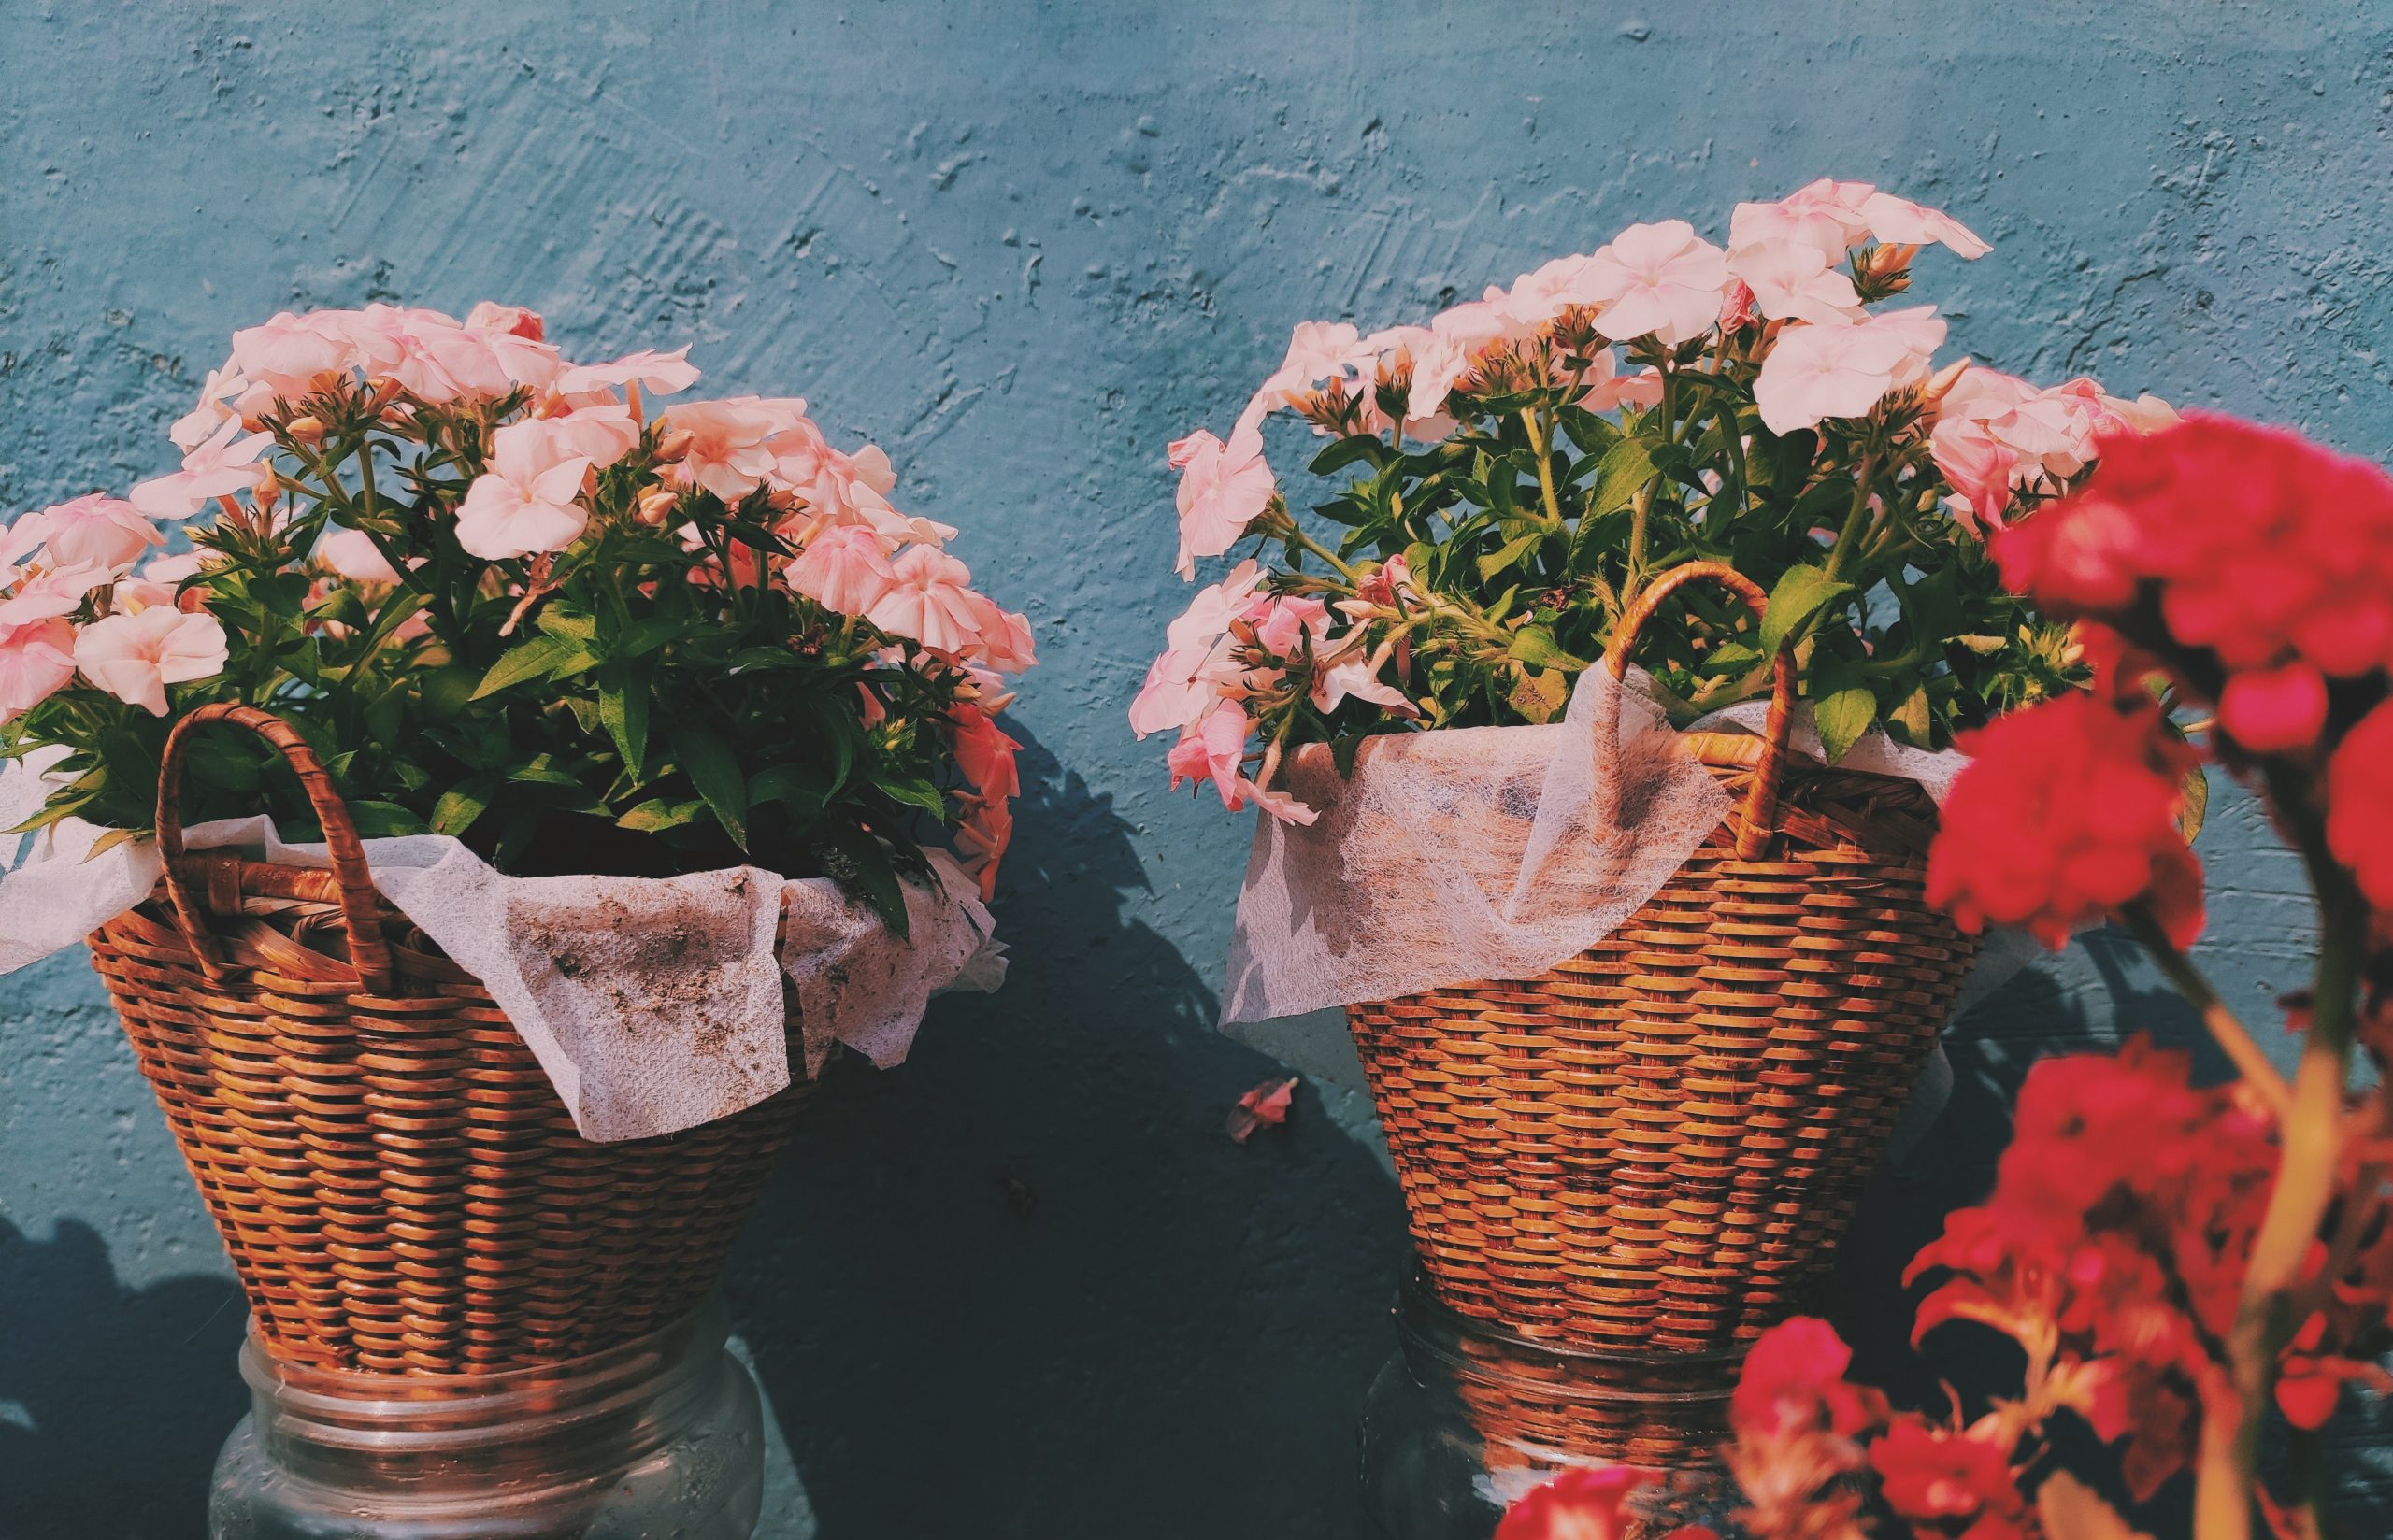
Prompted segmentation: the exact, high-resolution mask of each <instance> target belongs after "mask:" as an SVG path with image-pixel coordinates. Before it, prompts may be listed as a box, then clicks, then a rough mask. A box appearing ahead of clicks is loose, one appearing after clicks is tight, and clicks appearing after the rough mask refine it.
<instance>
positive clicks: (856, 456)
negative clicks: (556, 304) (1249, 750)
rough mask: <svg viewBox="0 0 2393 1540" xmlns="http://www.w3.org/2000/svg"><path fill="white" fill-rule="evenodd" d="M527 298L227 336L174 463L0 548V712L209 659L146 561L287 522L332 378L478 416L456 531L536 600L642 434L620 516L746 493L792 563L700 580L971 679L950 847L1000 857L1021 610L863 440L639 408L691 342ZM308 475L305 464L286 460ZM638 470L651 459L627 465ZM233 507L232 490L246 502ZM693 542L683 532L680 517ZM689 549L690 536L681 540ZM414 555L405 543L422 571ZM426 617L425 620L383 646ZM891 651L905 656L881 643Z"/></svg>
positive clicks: (369, 405) (341, 551)
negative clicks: (564, 313) (579, 327)
mask: <svg viewBox="0 0 2393 1540" xmlns="http://www.w3.org/2000/svg"><path fill="white" fill-rule="evenodd" d="M544 331H545V328H544V325H543V322H542V321H541V319H540V317H539V316H537V314H535V313H533V312H532V311H529V310H525V309H521V308H518V307H509V306H500V305H494V304H488V303H485V304H481V305H478V306H476V307H474V308H473V309H472V310H471V311H470V312H468V313H467V315H466V318H465V319H464V320H463V321H459V320H456V319H454V318H452V317H450V316H447V315H443V314H441V313H439V312H437V311H433V310H423V309H409V308H402V307H395V306H389V305H370V306H367V307H365V308H364V309H360V310H323V311H316V312H313V313H310V314H307V315H294V314H290V313H288V312H286V313H283V314H280V315H278V316H276V317H275V318H274V319H273V320H271V321H267V322H266V323H265V324H264V325H262V326H253V327H249V328H246V329H244V330H242V331H239V332H236V333H235V334H234V335H233V347H232V354H231V356H230V357H229V358H228V359H226V361H225V363H224V364H223V366H222V368H220V369H216V370H213V371H211V372H210V373H209V374H208V378H207V382H206V384H205V385H204V386H203V387H202V390H201V392H200V399H199V402H198V404H197V406H194V407H193V410H192V411H191V412H190V413H188V414H187V415H186V416H184V417H183V418H182V419H180V420H179V421H177V422H176V423H175V424H174V426H173V428H172V430H171V433H170V436H171V437H172V438H173V441H174V442H175V444H176V446H177V447H178V448H179V449H182V450H183V451H184V452H183V460H182V463H181V466H180V468H179V469H178V470H176V471H174V472H172V473H170V474H168V475H165V476H162V477H157V478H151V479H150V480H147V481H143V482H141V483H139V484H137V485H136V487H135V488H134V489H133V492H132V496H131V500H130V501H121V500H118V499H115V498H111V497H106V496H99V495H94V496H90V497H80V498H77V499H75V500H74V501H72V502H68V503H63V504H60V505H59V506H55V507H50V508H45V509H42V510H40V511H38V512H35V513H30V514H26V515H24V516H22V517H21V518H19V519H17V520H14V521H13V522H12V523H11V524H10V525H9V526H8V527H7V531H6V534H5V543H0V720H6V719H7V718H13V717H15V716H17V715H20V714H21V713H22V712H24V711H25V710H27V709H28V708H30V707H31V706H35V705H36V704H37V703H39V702H40V701H42V700H44V699H46V698H48V697H49V696H50V695H51V694H53V693H55V692H57V691H59V690H61V689H63V688H64V687H65V685H66V684H67V683H68V682H69V681H70V680H71V679H72V678H73V677H75V675H76V674H77V673H78V672H79V673H80V674H81V675H82V676H83V677H84V678H85V679H87V680H88V681H90V683H91V684H93V686H95V687H96V688H98V689H101V690H104V691H106V692H108V693H109V694H111V695H114V696H116V697H117V698H119V699H121V700H123V701H125V702H128V703H131V704H133V705H136V706H140V707H142V708H143V709H146V710H148V711H150V712H152V713H154V714H158V715H164V714H165V711H166V709H167V702H166V696H165V688H166V687H167V686H169V685H174V684H182V683H189V682H193V681H196V680H203V679H207V678H209V677H214V676H215V675H217V674H219V673H221V672H222V670H223V669H224V667H225V664H226V661H227V639H226V636H225V633H224V630H223V627H222V625H221V624H220V623H219V622H218V620H216V619H215V617H214V616H212V615H210V614H208V612H207V611H206V610H205V609H204V608H202V607H201V606H200V604H199V602H198V601H199V597H200V596H199V595H198V594H197V593H196V592H193V593H190V594H186V595H184V596H183V599H182V602H181V603H180V604H179V603H178V599H177V593H176V590H175V584H176V583H178V582H179V581H180V579H181V578H185V577H188V576H190V575H191V574H193V573H194V572H196V571H198V570H200V561H201V559H200V558H199V557H197V556H175V557H167V558H158V559H153V560H151V561H150V564H149V566H147V567H146V568H145V567H140V566H139V563H140V562H141V559H142V558H143V557H144V556H145V554H147V553H148V552H150V550H151V549H152V548H155V547H158V546H160V545H162V544H164V542H165V536H164V535H163V533H162V531H161V529H160V527H159V524H160V521H167V522H173V521H179V520H186V519H189V518H191V517H192V516H193V515H194V514H197V513H199V512H200V511H201V510H203V509H204V508H208V507H209V506H210V505H214V506H216V507H217V508H219V509H221V510H222V512H223V514H224V516H225V517H226V518H228V519H232V520H239V521H242V522H244V523H246V524H248V525H249V526H251V527H252V528H256V529H261V530H263V529H279V528H282V527H284V523H285V520H288V518H289V517H290V514H291V511H292V510H291V505H290V504H289V503H288V502H287V501H285V500H286V499H287V498H290V497H294V496H298V495H302V493H301V492H300V489H299V487H298V486H297V485H296V484H295V478H285V477H284V476H283V475H282V474H281V473H279V471H278V469H277V465H276V463H275V454H274V452H273V451H274V449H275V447H276V442H277V432H275V431H268V430H267V426H266V423H265V421H264V420H265V418H267V417H269V416H273V417H276V419H277V421H278V423H279V429H278V430H277V431H279V433H281V434H282V435H287V436H290V437H293V438H294V439H298V440H300V441H301V442H303V443H304V442H305V441H307V440H306V435H307V434H308V433H321V432H322V424H321V423H316V422H314V421H313V420H311V419H307V418H304V417H294V413H297V412H298V411H299V410H300V409H301V404H302V403H304V402H305V401H307V400H308V399H309V398H311V397H315V396H319V395H321V394H322V393H324V392H332V393H333V394H334V395H336V396H338V397H340V398H341V399H343V400H346V401H351V402H356V403H363V404H365V406H366V409H368V410H370V411H372V412H373V413H374V414H375V415H376V418H377V420H378V421H379V422H380V426H381V427H382V429H383V430H384V431H385V432H387V433H388V434H389V435H392V436H393V437H395V438H400V439H407V438H416V439H419V440H421V439H423V437H424V433H423V430H421V429H420V428H418V427H416V426H415V424H416V422H417V421H418V420H419V419H420V418H421V417H422V416H423V414H425V413H427V412H431V411H439V412H446V413H452V414H453V413H467V414H477V415H479V416H480V420H481V421H482V422H484V423H485V424H487V425H488V426H489V436H488V454H487V456H486V459H485V463H484V464H483V466H482V468H481V471H480V475H478V476H477V477H475V478H474V479H473V481H472V482H471V483H470V484H469V485H468V486H467V488H466V492H465V495H464V496H463V497H462V498H461V499H460V500H459V501H458V504H457V506H456V507H455V510H454V513H455V521H454V524H453V526H452V528H453V533H454V535H455V537H456V541H457V545H458V546H459V547H460V548H461V549H463V550H465V551H466V553H467V554H468V555H470V556H472V557H475V558H478V559H480V560H481V561H484V562H493V563H509V562H517V561H528V562H529V563H530V565H529V566H528V567H526V568H523V569H518V570H519V571H520V572H521V573H522V574H523V576H520V577H518V576H515V575H513V574H510V573H507V572H502V573H501V575H500V576H501V578H502V580H503V581H505V582H507V583H508V584H509V587H510V588H511V589H512V591H514V592H519V593H526V594H533V593H537V584H538V583H539V581H540V580H541V578H543V577H544V576H545V574H546V573H547V571H548V568H547V565H546V563H549V562H551V561H552V559H554V558H555V557H557V556H558V555H559V554H560V553H563V552H565V551H566V550H567V549H568V548H571V547H573V546H574V544H575V543H576V542H577V541H580V539H582V537H583V535H585V533H586V532H587V531H588V530H589V528H590V525H591V521H592V520H593V519H594V518H595V509H596V507H597V506H598V505H597V503H596V500H595V493H596V491H597V485H598V481H597V478H598V477H599V475H600V474H601V473H603V472H606V471H608V470H609V469H610V468H611V467H613V466H615V465H617V464H618V463H621V462H622V461H623V460H624V459H625V457H627V456H629V455H631V454H633V453H634V451H635V450H638V449H641V448H642V446H643V445H648V446H650V448H651V450H652V452H651V453H650V455H649V457H648V459H647V460H646V461H644V462H643V463H654V464H655V465H656V466H657V469H656V471H655V472H654V473H653V481H652V483H647V482H644V483H643V488H644V490H638V495H637V498H636V508H637V516H638V518H640V519H641V520H644V521H646V522H649V523H651V524H661V523H663V522H665V521H666V520H667V519H669V518H670V517H671V515H672V510H673V508H674V506H676V504H677V502H678V501H679V500H680V499H681V498H682V497H684V496H687V495H690V494H693V493H700V492H703V493H711V494H712V495H714V496H715V497H717V498H720V499H721V500H722V501H723V502H724V503H725V504H727V505H733V506H738V505H741V504H743V503H745V502H746V501H747V500H748V499H750V498H752V497H755V496H758V495H760V494H761V496H762V498H763V506H764V507H765V508H766V509H767V510H768V511H767V512H766V513H765V514H763V515H761V516H757V517H760V518H761V520H762V521H763V522H765V523H766V524H767V526H768V527H769V528H771V529H772V531H773V533H774V534H775V535H777V536H778V537H779V538H780V539H781V540H782V541H783V542H784V543H785V544H786V545H787V546H788V547H789V548H790V549H792V550H793V551H794V552H795V555H793V556H788V557H783V556H781V555H779V554H776V555H773V556H771V557H769V558H767V557H764V556H761V555H760V554H759V553H756V552H751V551H747V550H746V549H745V548H740V549H739V554H738V556H737V557H735V560H734V562H733V563H732V565H733V567H734V570H733V571H731V572H729V573H716V574H713V575H712V579H711V580H718V581H723V582H727V583H733V584H748V583H755V582H777V583H781V584H782V585H784V586H785V587H786V588H787V589H788V590H790V591H791V592H795V593H797V594H800V595H803V596H804V597H805V598H807V599H809V600H811V601H812V602H814V603H815V604H818V605H820V606H824V608H825V609H827V610H829V611H831V612H833V613H834V614H836V615H839V616H849V617H853V618H855V619H856V620H862V621H864V622H866V623H867V624H868V625H870V626H872V627H875V628H877V629H878V630H879V631H880V632H881V633H882V634H884V635H886V636H889V637H893V638H902V639H905V640H909V641H912V642H915V643H918V644H920V648H921V649H922V653H923V655H924V657H923V659H922V662H921V664H920V666H931V667H944V668H947V669H951V670H954V671H956V672H959V673H963V674H967V675H969V676H971V677H973V678H974V679H975V680H976V681H977V690H976V692H975V694H976V696H977V701H978V703H979V704H978V705H977V706H975V705H973V704H972V702H971V701H970V700H967V703H966V706H963V707H959V715H958V720H956V721H955V722H953V724H952V726H953V733H954V735H955V740H956V748H957V755H958V759H959V762H960V763H961V765H962V767H963V769H964V771H965V774H966V776H967V779H968V780H969V781H970V782H971V784H972V786H973V787H974V791H973V792H972V795H971V798H970V803H971V806H969V807H967V824H966V838H967V842H969V843H971V844H972V845H973V846H974V847H975V848H976V849H977V850H978V851H979V852H980V853H981V854H982V857H983V858H984V860H983V864H984V866H993V865H994V857H995V855H996V852H998V851H1001V850H1002V849H1003V848H1004V846H1005V843H1006V840H1007V839H1008V837H1009V836H1010V818H1009V816H1008V814H1007V811H1006V803H1007V799H1008V798H1009V797H1010V796H1011V795H1012V794H1014V792H1015V791H1016V790H1018V786H1017V778H1016V775H1015V772H1014V769H1013V763H1012V751H1013V749H1014V744H1013V740H1012V739H1010V738H1009V737H1007V736H1006V734H1003V733H1002V732H1000V731H998V730H997V729H996V726H995V725H994V723H993V722H992V721H991V720H989V719H990V716H991V714H993V713H994V712H996V711H997V710H1000V709H1002V708H1003V706H1004V704H1005V702H1006V701H1007V700H1008V699H1010V697H1009V696H1007V695H1005V694H1004V692H1003V691H1002V689H1001V687H1000V686H999V684H998V682H997V676H999V675H1001V674H1011V673H1017V672H1020V671H1021V670H1023V669H1025V668H1027V667H1028V666H1030V665H1031V663H1034V662H1035V661H1036V655H1035V651H1034V648H1033V643H1032V638H1031V633H1030V624H1029V621H1028V620H1026V619H1025V617H1023V616H1021V615H1019V614H1015V613H1012V612H1010V611H1008V610H1005V609H1003V608H1001V607H999V606H997V605H996V603H994V602H993V601H992V600H990V599H989V598H988V597H987V596H985V595H984V594H982V593H981V592H978V591H977V590H975V589H973V588H972V587H971V578H972V575H971V572H970V570H969V569H968V568H967V567H966V566H965V564H964V563H962V562H959V561H957V560H956V559H955V558H954V557H953V556H951V555H949V554H948V553H947V552H946V550H945V549H943V547H944V545H945V542H946V541H947V540H948V539H949V538H950V537H952V536H953V535H954V534H955V533H956V532H955V531H954V530H953V528H951V527H949V526H947V525H945V524H940V523H938V522H935V521H933V520H927V519H921V518H915V517H910V516H909V515H906V514H903V513H900V512H898V511H897V510H896V508H895V507H893V506H891V505H890V502H889V500H888V493H889V492H890V491H891V489H892V487H893V485H894V483H895V479H896V478H895V476H894V474H893V472H892V470H891V467H890V463H889V458H888V456H887V455H886V454H884V453H882V452H881V450H880V449H876V448H872V447H869V446H867V447H866V448H864V449H858V450H855V451H853V452H846V451H842V450H840V449H835V448H833V447H832V445H831V444H830V443H829V441H828V440H827V439H826V438H825V437H824V434H823V432H822V430H821V429H820V428H819V427H817V426H816V424H815V423H814V421H812V419H810V417H808V415H807V412H806V404H805V403H804V402H803V401H797V400H776V399H766V398H762V397H757V396H742V397H735V398H732V399H729V400H724V401H702V402H693V403H688V404H683V405H676V406H668V407H666V409H665V410H663V411H662V412H660V413H658V414H657V415H656V417H655V418H654V420H653V421H650V420H649V418H648V416H647V406H646V401H647V399H648V398H652V397H658V396H666V395H672V394H676V393H678V392H681V391H684V390H686V389H688V388H689V387H690V386H691V385H693V384H695V383H696V381H697V378H698V371H697V369H696V368H695V367H694V366H693V365H692V364H690V363H689V361H688V358H687V356H686V355H687V353H688V349H677V350H675V351H673V352H656V351H641V352H636V353H632V354H629V355H627V356H625V357H623V358H619V359H615V360H613V361H611V362H608V363H601V364H576V363H573V362H570V361H568V360H566V358H564V357H563V356H562V355H561V354H560V353H559V351H558V349H556V348H555V347H554V346H553V345H552V344H551V343H549V342H548V341H546V340H545V338H544ZM302 471H303V472H304V467H302ZM644 474H646V473H644ZM244 498H246V499H247V502H246V503H244V502H242V501H241V500H242V499H244ZM685 533H686V534H687V535H688V537H691V538H695V532H685ZM694 549H695V548H694ZM314 556H315V559H316V561H317V562H318V563H321V565H322V567H323V568H325V569H328V570H329V571H330V572H331V573H333V574H334V575H335V576H336V578H338V579H342V580H347V581H350V582H355V583H366V584H389V583H394V582H397V581H399V580H401V574H400V573H399V572H398V571H397V570H396V569H395V568H394V566H393V565H392V563H391V560H390V557H389V556H388V555H387V554H386V553H385V549H384V548H383V547H382V546H380V545H378V544H377V542H376V540H375V539H374V538H373V537H372V536H370V535H367V534H366V533H365V531H363V530H359V529H349V528H333V529H330V530H328V531H327V532H326V534H325V535H323V537H322V540H321V541H320V542H319V544H318V546H317V548H316V549H315V552H314ZM422 561H423V557H422V556H421V555H420V554H419V555H416V556H414V557H412V558H410V563H409V564H418V563H421V562H422ZM422 631H423V620H422V619H421V617H418V618H415V619H413V620H410V621H409V622H408V626H407V627H405V628H402V629H401V630H399V631H398V632H397V633H396V634H395V635H394V640H395V641H397V642H401V643H404V642H408V641H409V640H411V639H412V638H413V637H414V636H416V635H421V634H422ZM891 661H892V663H893V664H894V663H897V662H900V661H901V660H900V659H898V657H897V655H896V651H895V649H893V650H892V653H891Z"/></svg>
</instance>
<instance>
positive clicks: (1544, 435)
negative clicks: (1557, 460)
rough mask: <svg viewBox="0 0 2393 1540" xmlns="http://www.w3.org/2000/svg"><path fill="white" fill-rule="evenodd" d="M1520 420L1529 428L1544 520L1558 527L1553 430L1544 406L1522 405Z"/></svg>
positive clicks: (1559, 503)
mask: <svg viewBox="0 0 2393 1540" xmlns="http://www.w3.org/2000/svg"><path fill="white" fill-rule="evenodd" d="M1521 421H1522V422H1523V423H1525V424H1526V426H1527V428H1528V430H1529V448H1530V449H1531V450H1533V451H1534V452H1535V453H1536V455H1537V485H1538V491H1539V492H1542V493H1544V495H1545V521H1546V522H1547V523H1548V524H1550V525H1552V526H1553V527H1554V528H1555V529H1560V528H1561V527H1562V500H1561V499H1560V498H1558V497H1556V496H1555V494H1554V431H1553V429H1552V428H1550V427H1549V426H1548V425H1547V423H1546V418H1545V408H1544V407H1542V406H1538V407H1533V408H1531V407H1524V408H1523V409H1522V411H1521Z"/></svg>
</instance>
